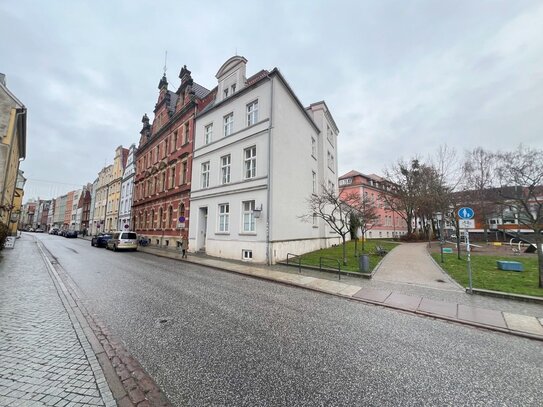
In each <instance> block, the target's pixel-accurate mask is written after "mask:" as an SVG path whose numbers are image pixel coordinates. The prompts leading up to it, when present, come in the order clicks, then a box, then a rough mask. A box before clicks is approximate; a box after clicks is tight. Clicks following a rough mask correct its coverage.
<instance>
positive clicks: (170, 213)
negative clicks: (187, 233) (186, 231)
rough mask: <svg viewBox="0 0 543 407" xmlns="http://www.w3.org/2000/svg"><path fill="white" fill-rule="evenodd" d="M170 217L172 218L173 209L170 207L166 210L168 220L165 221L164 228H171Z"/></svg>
mask: <svg viewBox="0 0 543 407" xmlns="http://www.w3.org/2000/svg"><path fill="white" fill-rule="evenodd" d="M172 217H173V208H172V206H171V205H170V207H169V208H168V220H167V223H166V227H168V228H171V227H172Z"/></svg>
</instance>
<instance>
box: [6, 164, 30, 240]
mask: <svg viewBox="0 0 543 407" xmlns="http://www.w3.org/2000/svg"><path fill="white" fill-rule="evenodd" d="M25 182H26V178H25V177H24V176H23V172H22V171H21V170H19V171H18V174H17V183H16V184H15V194H14V195H13V209H12V210H11V217H10V219H11V224H10V225H9V231H10V235H12V236H16V235H17V225H18V223H19V220H20V216H21V209H22V207H23V195H24V186H25Z"/></svg>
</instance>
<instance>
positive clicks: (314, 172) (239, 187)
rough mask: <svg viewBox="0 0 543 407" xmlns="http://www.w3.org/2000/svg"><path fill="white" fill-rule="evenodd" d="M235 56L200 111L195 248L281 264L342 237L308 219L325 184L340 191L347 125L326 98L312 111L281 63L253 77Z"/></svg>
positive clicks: (193, 200)
mask: <svg viewBox="0 0 543 407" xmlns="http://www.w3.org/2000/svg"><path fill="white" fill-rule="evenodd" d="M246 64H247V60H246V59H245V58H243V57H241V56H235V57H232V58H230V59H229V60H227V61H226V62H225V63H224V64H223V65H222V66H221V67H220V69H219V70H218V72H217V74H216V78H217V87H216V88H214V89H213V90H212V91H211V93H210V95H209V98H211V99H212V100H211V101H210V103H209V104H208V105H207V107H206V108H205V109H204V110H203V111H201V112H199V113H198V114H197V116H196V125H195V127H196V129H195V139H194V159H193V167H192V180H191V200H190V220H191V221H190V231H189V250H190V251H192V252H196V251H205V252H206V253H207V254H210V255H212V256H217V257H223V258H230V259H239V260H247V261H255V262H259V263H269V264H271V263H275V262H276V261H277V260H282V259H285V258H286V257H287V253H295V254H301V253H305V252H309V251H312V250H317V249H319V248H324V247H328V246H330V245H331V244H335V243H338V242H339V240H338V236H337V235H336V234H335V233H333V232H332V231H331V230H330V228H329V227H328V225H326V224H325V223H324V222H322V221H320V220H319V219H315V220H314V223H307V222H302V221H301V220H300V216H302V215H307V211H308V210H309V209H308V204H307V200H308V198H309V197H310V196H311V194H313V193H319V191H320V189H321V186H322V185H325V186H327V187H330V188H333V189H336V188H337V168H338V167H337V136H338V133H339V130H338V128H337V126H336V123H335V122H334V119H333V118H332V114H331V112H330V110H329V109H328V106H327V105H326V103H325V102H317V103H314V104H311V105H310V106H309V107H304V106H303V105H302V103H301V102H300V100H299V99H298V97H297V96H296V95H295V93H294V92H293V90H292V89H291V87H290V86H289V84H288V83H287V81H286V80H285V78H284V77H283V75H282V74H281V73H280V72H279V70H278V69H277V68H275V69H273V70H272V71H267V70H261V71H259V72H258V73H256V74H255V75H252V76H250V77H248V78H247V77H246Z"/></svg>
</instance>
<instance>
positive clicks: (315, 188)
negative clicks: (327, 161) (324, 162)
mask: <svg viewBox="0 0 543 407" xmlns="http://www.w3.org/2000/svg"><path fill="white" fill-rule="evenodd" d="M313 193H314V194H316V193H317V174H316V173H315V171H313Z"/></svg>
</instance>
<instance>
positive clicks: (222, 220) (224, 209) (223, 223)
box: [219, 204, 230, 232]
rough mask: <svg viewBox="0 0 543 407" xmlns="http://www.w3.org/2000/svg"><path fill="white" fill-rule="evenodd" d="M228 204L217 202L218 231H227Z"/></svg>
mask: <svg viewBox="0 0 543 407" xmlns="http://www.w3.org/2000/svg"><path fill="white" fill-rule="evenodd" d="M229 217H230V204H219V232H228V227H229V225H228V222H229Z"/></svg>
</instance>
